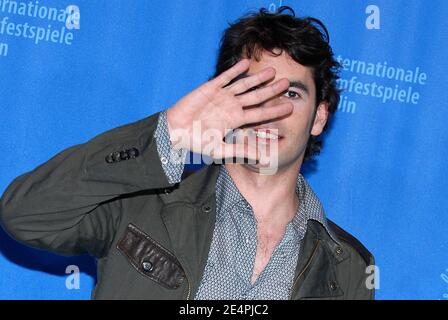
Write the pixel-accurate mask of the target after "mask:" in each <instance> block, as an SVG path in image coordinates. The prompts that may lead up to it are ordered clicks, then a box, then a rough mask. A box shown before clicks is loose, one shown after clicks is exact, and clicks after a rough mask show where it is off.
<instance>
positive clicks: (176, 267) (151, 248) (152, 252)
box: [117, 223, 185, 289]
mask: <svg viewBox="0 0 448 320" xmlns="http://www.w3.org/2000/svg"><path fill="white" fill-rule="evenodd" d="M117 249H118V250H119V251H120V252H121V253H122V254H124V255H125V256H126V257H127V259H128V261H129V262H130V263H131V265H132V266H133V267H134V268H135V269H136V270H137V271H138V272H139V273H140V274H142V275H143V276H145V277H147V278H150V279H151V280H153V281H155V282H157V283H159V284H161V285H162V286H164V287H165V288H167V289H177V288H179V286H180V285H181V284H182V281H183V279H184V278H185V272H184V270H183V269H182V266H181V265H180V263H179V261H178V260H177V259H176V257H175V256H174V255H173V254H172V253H171V252H169V251H168V250H167V249H165V248H164V247H162V246H161V245H160V244H159V243H157V242H156V241H154V240H153V239H152V238H151V237H150V236H149V235H147V234H146V233H144V232H143V231H142V230H140V229H138V228H137V227H136V226H134V225H133V224H131V223H130V224H129V225H128V227H127V229H126V231H125V234H124V235H123V237H122V238H121V239H120V240H119V241H118V244H117Z"/></svg>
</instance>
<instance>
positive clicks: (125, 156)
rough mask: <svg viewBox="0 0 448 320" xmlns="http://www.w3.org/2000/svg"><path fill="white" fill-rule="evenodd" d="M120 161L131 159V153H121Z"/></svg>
mask: <svg viewBox="0 0 448 320" xmlns="http://www.w3.org/2000/svg"><path fill="white" fill-rule="evenodd" d="M120 159H121V160H128V159H129V153H128V152H127V151H120Z"/></svg>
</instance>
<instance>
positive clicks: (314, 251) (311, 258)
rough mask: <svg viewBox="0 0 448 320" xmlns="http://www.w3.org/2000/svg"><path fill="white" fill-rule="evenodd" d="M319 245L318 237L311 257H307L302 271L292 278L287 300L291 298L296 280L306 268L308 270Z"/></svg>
mask: <svg viewBox="0 0 448 320" xmlns="http://www.w3.org/2000/svg"><path fill="white" fill-rule="evenodd" d="M319 245H320V240H319V239H318V240H317V242H316V244H315V245H314V248H313V251H312V253H311V257H310V258H309V259H308V262H307V263H306V265H305V267H303V269H302V271H300V273H299V274H298V275H297V277H296V278H295V279H294V282H293V284H292V290H291V295H290V296H289V300H291V298H292V294H293V292H294V288H295V286H296V284H297V281H299V279H300V277H301V276H302V275H303V274H304V273H305V271H306V270H308V268H309V266H310V265H311V262H313V260H314V256H315V255H316V253H317V248H318V247H319Z"/></svg>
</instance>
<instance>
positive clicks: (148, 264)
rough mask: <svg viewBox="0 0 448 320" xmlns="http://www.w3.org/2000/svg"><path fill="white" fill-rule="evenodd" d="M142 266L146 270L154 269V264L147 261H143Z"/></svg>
mask: <svg viewBox="0 0 448 320" xmlns="http://www.w3.org/2000/svg"><path fill="white" fill-rule="evenodd" d="M142 267H143V270H145V271H146V272H151V271H152V269H154V265H153V264H152V263H151V262H149V261H145V262H143V263H142Z"/></svg>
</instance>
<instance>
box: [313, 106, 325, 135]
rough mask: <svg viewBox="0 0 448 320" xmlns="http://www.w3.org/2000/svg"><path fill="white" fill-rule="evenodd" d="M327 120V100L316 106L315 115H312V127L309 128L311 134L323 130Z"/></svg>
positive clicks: (316, 133)
mask: <svg viewBox="0 0 448 320" xmlns="http://www.w3.org/2000/svg"><path fill="white" fill-rule="evenodd" d="M327 120H328V102H326V101H322V102H321V103H319V105H318V106H317V110H316V116H315V117H314V123H313V127H312V128H311V135H313V136H318V135H320V134H321V133H322V131H323V130H324V127H325V124H326V123H327Z"/></svg>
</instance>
